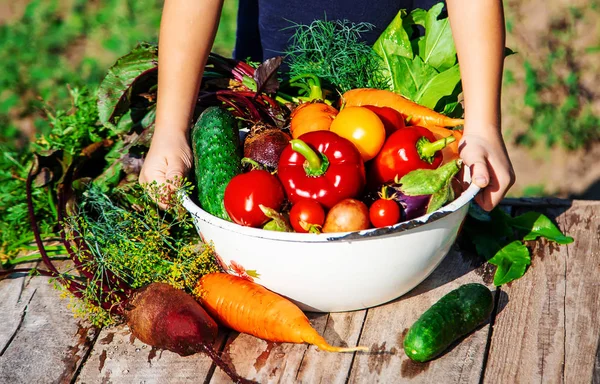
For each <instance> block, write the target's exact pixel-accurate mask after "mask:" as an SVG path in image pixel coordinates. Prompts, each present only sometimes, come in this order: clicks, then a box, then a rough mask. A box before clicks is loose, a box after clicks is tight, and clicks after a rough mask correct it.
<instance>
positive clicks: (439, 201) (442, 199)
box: [427, 184, 454, 213]
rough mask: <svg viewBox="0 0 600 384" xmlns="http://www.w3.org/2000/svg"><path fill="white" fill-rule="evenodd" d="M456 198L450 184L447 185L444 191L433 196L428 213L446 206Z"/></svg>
mask: <svg viewBox="0 0 600 384" xmlns="http://www.w3.org/2000/svg"><path fill="white" fill-rule="evenodd" d="M453 198H454V193H453V190H452V188H451V187H450V184H448V185H445V186H444V187H443V188H442V189H440V190H439V191H437V192H436V193H434V194H433V195H431V199H430V200H429V205H428V206H427V213H431V212H434V211H436V210H438V209H440V208H441V207H443V206H444V204H446V203H447V202H448V201H451V200H452V199H453Z"/></svg>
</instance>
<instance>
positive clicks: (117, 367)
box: [76, 325, 224, 384]
mask: <svg viewBox="0 0 600 384" xmlns="http://www.w3.org/2000/svg"><path fill="white" fill-rule="evenodd" d="M223 341H224V339H223V335H220V337H219V338H218V339H217V340H216V341H215V344H214V347H215V348H216V349H217V350H218V349H219V348H220V346H221V345H222V344H223ZM213 369H214V367H213V364H212V360H211V359H210V358H209V357H208V356H206V355H204V354H201V353H198V354H195V355H191V356H186V357H182V356H179V355H178V354H176V353H173V352H169V351H163V350H157V349H155V348H152V347H150V346H148V345H146V344H144V343H142V342H141V341H140V340H138V339H136V338H135V337H134V336H133V335H132V334H131V332H130V331H129V327H127V326H126V325H119V326H115V327H110V328H104V329H103V330H102V332H101V333H100V335H99V337H98V341H97V342H96V343H95V345H94V348H93V349H92V351H91V353H90V356H89V358H88V359H87V361H86V363H85V365H84V366H83V367H82V369H81V371H80V374H79V376H78V377H77V380H76V382H77V383H88V384H91V383H115V384H116V383H146V384H151V383H160V384H162V383H167V384H180V383H181V384H183V383H190V382H195V383H202V382H205V379H206V378H207V377H208V376H210V375H211V374H212V370H213Z"/></svg>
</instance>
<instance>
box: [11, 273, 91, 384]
mask: <svg viewBox="0 0 600 384" xmlns="http://www.w3.org/2000/svg"><path fill="white" fill-rule="evenodd" d="M4 289H6V287H3V289H2V291H3V292H4ZM25 290H26V291H28V292H33V293H32V294H31V295H32V296H31V297H30V299H29V302H28V304H27V306H26V310H25V312H24V314H23V317H22V321H21V324H20V326H19V327H18V330H17V332H16V334H15V335H14V337H13V338H12V340H11V342H10V344H9V345H8V346H7V347H6V348H5V350H4V353H3V354H2V356H0V382H2V383H27V384H31V383H69V382H71V378H72V377H73V375H74V374H75V372H76V371H77V369H78V368H79V366H80V364H81V362H82V360H83V359H84V358H85V356H86V355H87V353H88V351H89V347H90V345H91V344H92V343H93V340H94V338H95V336H96V334H97V329H95V328H92V327H90V326H87V325H85V324H84V323H82V322H79V321H76V320H75V319H74V317H73V313H72V312H71V310H70V309H68V307H67V303H68V301H67V300H66V299H61V298H60V295H61V293H60V291H58V290H56V289H54V288H53V287H52V285H51V284H49V283H48V279H47V278H45V277H35V278H32V279H31V280H30V281H29V283H28V286H27V287H26V288H25ZM23 297H26V296H23V295H21V298H23ZM13 313H15V312H13Z"/></svg>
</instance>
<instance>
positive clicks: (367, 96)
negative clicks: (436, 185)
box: [342, 88, 465, 163]
mask: <svg viewBox="0 0 600 384" xmlns="http://www.w3.org/2000/svg"><path fill="white" fill-rule="evenodd" d="M342 102H343V103H344V106H345V107H350V106H363V105H374V106H377V107H390V108H393V109H394V110H396V111H398V112H400V113H401V114H402V116H404V118H405V119H407V120H408V125H419V126H422V127H425V128H427V129H429V130H430V131H431V132H432V133H433V135H434V136H435V138H436V139H441V138H443V137H448V136H450V135H454V137H455V138H456V141H455V142H454V143H452V144H449V145H448V146H447V147H446V148H444V150H443V151H442V154H443V155H444V163H447V162H448V161H451V160H454V159H457V158H458V157H459V155H458V143H459V142H460V139H461V138H462V130H456V129H448V128H446V127H457V126H460V125H463V124H464V122H465V121H464V120H463V119H453V118H451V117H448V116H444V115H442V114H441V113H438V112H436V111H434V110H432V109H429V108H427V107H424V106H422V105H419V104H417V103H415V102H412V101H410V100H408V99H407V98H405V97H404V96H402V95H399V94H397V93H395V92H392V91H386V90H380V89H371V88H358V89H352V90H350V91H347V92H346V93H344V94H343V95H342Z"/></svg>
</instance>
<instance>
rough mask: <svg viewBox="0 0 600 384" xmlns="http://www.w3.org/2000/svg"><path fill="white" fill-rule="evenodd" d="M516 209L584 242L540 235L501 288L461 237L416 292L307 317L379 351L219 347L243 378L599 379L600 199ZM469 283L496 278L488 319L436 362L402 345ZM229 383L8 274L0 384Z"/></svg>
mask: <svg viewBox="0 0 600 384" xmlns="http://www.w3.org/2000/svg"><path fill="white" fill-rule="evenodd" d="M505 207H506V208H507V209H509V210H510V211H511V212H512V213H513V214H514V213H518V212H519V211H523V210H527V209H535V210H536V211H540V212H543V213H545V214H547V215H548V216H549V217H551V218H553V219H555V220H556V222H557V223H558V224H559V226H560V228H561V229H562V230H563V231H565V232H566V233H567V234H569V235H570V236H573V237H574V238H575V242H574V243H572V244H569V245H568V246H557V245H555V244H552V243H548V242H546V241H544V240H541V241H537V242H534V243H532V244H530V245H531V247H532V259H533V260H532V265H531V267H530V268H529V270H528V271H527V273H526V274H525V276H524V277H523V278H521V279H520V280H517V281H515V282H513V283H512V284H508V285H507V286H502V287H501V288H498V289H495V288H494V287H493V286H492V284H491V281H492V277H493V272H494V270H493V268H492V266H490V265H488V264H487V263H483V262H482V261H481V260H480V259H479V258H478V257H477V256H476V255H474V254H472V253H470V252H468V251H466V250H461V249H459V247H458V245H455V246H454V248H453V249H452V251H451V252H450V254H449V255H448V256H447V257H446V259H445V260H444V262H443V263H442V265H440V267H439V268H437V269H436V271H435V272H434V273H433V274H432V275H431V276H430V277H429V278H428V279H427V280H426V281H425V282H423V283H422V284H420V285H419V286H418V287H417V288H415V289H414V290H413V291H411V292H410V293H408V294H407V295H405V296H403V297H402V298H400V299H398V300H395V301H394V302H391V303H388V304H386V305H381V306H379V307H376V308H372V309H369V310H363V311H356V312H350V313H332V314H309V317H310V319H311V321H312V324H313V326H314V327H315V328H316V329H317V330H318V331H319V332H320V333H321V334H323V335H324V336H325V338H326V339H327V340H328V341H329V342H330V343H332V344H334V345H344V344H347V345H356V344H357V343H358V344H361V345H366V346H368V347H370V348H371V350H372V352H369V353H357V354H335V353H327V352H321V351H318V350H317V349H316V348H314V347H309V346H306V345H295V344H275V343H267V342H265V341H262V340H259V339H256V338H254V337H251V336H248V335H243V334H238V333H236V332H226V331H224V332H222V333H221V336H220V338H219V339H218V341H217V342H216V344H215V347H216V348H218V349H220V350H222V351H223V356H224V358H225V359H226V361H228V362H229V363H230V364H231V365H233V366H234V367H235V370H236V371H237V372H238V373H239V374H240V375H242V376H245V377H247V378H250V379H255V380H257V381H258V382H261V383H347V382H349V383H377V382H380V383H402V382H410V383H480V382H484V383H590V382H593V383H600V356H599V349H598V346H599V336H600V284H599V280H600V201H566V200H552V199H550V200H532V201H527V200H507V201H506V202H505ZM467 282H480V283H484V284H487V285H488V286H489V287H490V288H492V289H494V291H495V299H496V307H495V309H494V313H493V315H492V317H491V319H490V321H489V322H487V323H486V324H484V325H483V326H482V327H480V328H478V329H477V330H476V331H475V332H474V333H472V334H471V335H469V336H467V337H466V338H464V339H463V340H461V341H460V343H457V344H455V345H454V346H453V347H452V348H451V349H450V350H449V351H448V352H447V353H445V354H444V355H442V356H441V357H439V358H438V359H436V360H434V361H431V362H429V363H424V364H418V363H413V362H411V361H410V360H408V358H407V357H406V355H405V354H404V351H403V350H402V348H401V345H402V339H403V336H404V334H405V332H406V330H407V328H408V327H409V326H410V325H411V324H412V323H413V322H414V321H415V320H416V319H417V318H418V316H419V315H420V314H421V313H422V312H423V311H424V310H425V309H427V308H428V307H429V306H430V305H431V304H433V303H434V302H435V301H437V300H438V299H439V298H440V297H442V296H443V295H444V294H445V293H447V292H448V291H450V290H452V289H454V288H456V287H458V286H460V285H461V284H464V283H467ZM188 382H189V383H192V382H194V383H202V382H204V383H226V382H229V380H228V378H227V376H226V375H225V374H224V373H223V372H221V371H220V370H219V369H215V367H214V365H212V364H211V361H210V360H209V359H208V358H207V357H206V356H204V355H200V354H199V355H194V356H189V357H185V358H184V357H180V356H178V355H176V354H173V353H170V352H167V351H158V350H155V349H153V348H151V347H148V346H146V345H144V344H142V343H141V342H140V341H139V340H135V339H134V338H133V337H131V336H130V333H129V331H128V329H127V328H126V327H125V326H118V327H112V328H105V329H95V328H92V327H89V326H87V325H85V323H84V322H83V321H81V320H77V319H74V318H73V316H72V313H71V311H70V310H69V309H68V301H67V300H66V299H61V298H60V293H59V292H58V291H57V290H55V289H53V288H52V287H51V285H50V284H48V280H47V279H46V278H43V277H34V278H29V277H26V276H12V278H10V279H5V280H3V281H0V383H27V384H32V383H188Z"/></svg>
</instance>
